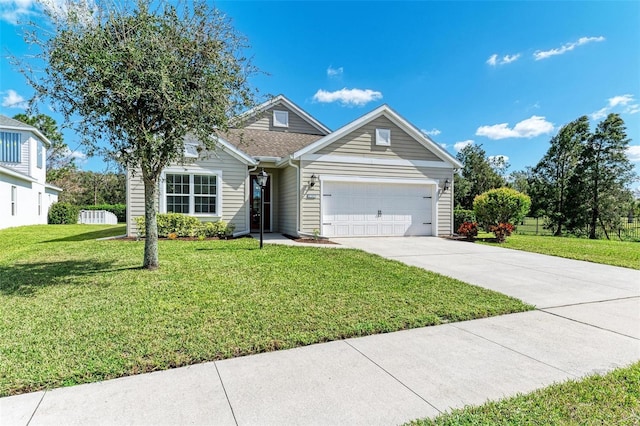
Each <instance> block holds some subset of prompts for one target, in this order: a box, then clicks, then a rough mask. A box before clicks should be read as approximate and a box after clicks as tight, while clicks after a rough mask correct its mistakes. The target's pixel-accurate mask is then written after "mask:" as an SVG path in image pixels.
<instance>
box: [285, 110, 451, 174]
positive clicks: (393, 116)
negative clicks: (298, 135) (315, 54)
mask: <svg viewBox="0 0 640 426" xmlns="http://www.w3.org/2000/svg"><path fill="white" fill-rule="evenodd" d="M381 116H384V117H386V118H388V119H389V120H390V121H391V122H392V123H394V124H395V125H396V126H398V127H400V129H402V130H403V131H405V132H406V133H407V134H408V135H409V136H411V137H413V138H414V139H415V140H416V141H417V142H418V143H420V144H421V145H423V146H424V147H425V148H427V149H429V150H430V151H432V152H433V153H434V154H435V155H436V156H437V157H439V158H440V159H441V160H443V161H445V162H448V163H451V165H452V167H453V168H456V167H457V168H462V163H460V162H459V161H458V160H457V159H456V158H455V157H453V156H452V155H451V154H449V153H448V152H447V151H445V150H444V149H442V147H441V146H439V145H438V144H437V143H435V142H434V141H432V140H431V139H430V138H428V137H427V136H425V135H424V134H423V133H422V132H421V131H420V130H418V129H417V128H416V127H414V126H413V125H412V124H410V123H409V122H408V121H406V120H405V119H404V118H402V117H401V116H400V115H399V114H398V113H396V112H395V111H394V110H392V109H391V108H390V107H389V106H388V105H381V106H379V107H378V108H376V109H374V110H373V111H371V112H370V113H368V114H365V115H363V116H362V117H360V118H358V119H357V120H355V121H352V122H351V123H349V124H347V125H346V126H343V127H341V128H340V129H338V130H336V131H335V132H333V133H331V134H329V135H327V136H325V137H323V138H322V139H319V140H317V141H315V142H314V143H312V144H309V145H307V146H306V147H304V148H302V149H300V150H299V151H296V152H294V153H293V154H292V157H293V158H294V159H298V158H299V157H302V156H303V155H305V154H313V153H314V152H316V151H318V150H319V149H322V148H324V147H325V146H327V145H329V144H331V143H332V142H335V141H336V140H338V139H340V138H342V137H343V136H346V135H347V134H349V133H351V132H352V131H354V130H356V129H357V128H359V127H361V126H363V125H365V124H367V123H369V122H371V121H373V120H375V119H376V118H378V117H381Z"/></svg>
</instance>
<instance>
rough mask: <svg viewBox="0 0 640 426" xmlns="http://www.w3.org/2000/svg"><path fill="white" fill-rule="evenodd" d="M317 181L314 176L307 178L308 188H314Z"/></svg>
mask: <svg viewBox="0 0 640 426" xmlns="http://www.w3.org/2000/svg"><path fill="white" fill-rule="evenodd" d="M317 179H318V177H317V176H316V175H315V174H312V175H311V177H310V178H309V188H313V187H314V186H316V180H317Z"/></svg>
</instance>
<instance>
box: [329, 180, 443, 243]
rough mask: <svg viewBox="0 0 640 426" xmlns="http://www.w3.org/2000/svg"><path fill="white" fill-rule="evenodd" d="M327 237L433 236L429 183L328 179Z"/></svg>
mask: <svg viewBox="0 0 640 426" xmlns="http://www.w3.org/2000/svg"><path fill="white" fill-rule="evenodd" d="M323 193H324V194H331V196H330V197H328V196H326V197H323V205H322V223H323V229H322V233H323V235H325V236H383V235H384V236H392V235H431V230H432V228H431V225H430V223H431V219H432V217H431V215H432V211H431V210H432V209H431V201H432V200H431V198H430V197H431V187H430V186H429V185H427V184H424V185H423V184H419V185H416V184H403V183H397V184H396V183H363V182H326V183H325V184H324V185H323Z"/></svg>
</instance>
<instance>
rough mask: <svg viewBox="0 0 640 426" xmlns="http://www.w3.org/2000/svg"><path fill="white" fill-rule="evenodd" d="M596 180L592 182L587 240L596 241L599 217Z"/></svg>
mask: <svg viewBox="0 0 640 426" xmlns="http://www.w3.org/2000/svg"><path fill="white" fill-rule="evenodd" d="M598 190H599V188H598V179H597V178H596V179H594V180H593V206H592V210H591V221H590V224H589V239H590V240H595V239H596V227H597V226H598V217H600V210H599V208H598V207H599V204H598V203H599V200H598Z"/></svg>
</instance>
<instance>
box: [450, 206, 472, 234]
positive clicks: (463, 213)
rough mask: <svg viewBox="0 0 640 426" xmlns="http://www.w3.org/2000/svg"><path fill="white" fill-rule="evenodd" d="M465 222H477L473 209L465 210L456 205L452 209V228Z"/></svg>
mask: <svg viewBox="0 0 640 426" xmlns="http://www.w3.org/2000/svg"><path fill="white" fill-rule="evenodd" d="M465 222H471V223H473V222H477V220H476V214H475V213H474V211H473V210H465V209H461V208H457V207H456V208H455V209H454V210H453V229H458V228H460V225H462V224H463V223H465Z"/></svg>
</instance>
